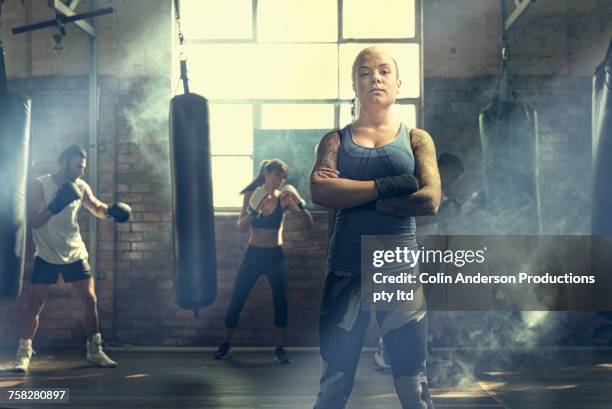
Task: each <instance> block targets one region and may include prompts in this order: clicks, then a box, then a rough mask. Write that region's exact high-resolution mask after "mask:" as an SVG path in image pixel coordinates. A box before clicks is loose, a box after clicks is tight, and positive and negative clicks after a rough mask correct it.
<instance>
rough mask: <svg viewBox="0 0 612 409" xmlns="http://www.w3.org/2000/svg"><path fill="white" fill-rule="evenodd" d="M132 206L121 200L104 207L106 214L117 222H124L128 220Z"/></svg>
mask: <svg viewBox="0 0 612 409" xmlns="http://www.w3.org/2000/svg"><path fill="white" fill-rule="evenodd" d="M131 214H132V208H131V207H130V206H128V205H127V204H125V203H123V202H117V203H113V204H112V205H110V206H109V207H108V209H106V215H107V216H108V218H109V219H113V220H114V221H115V222H117V223H125V222H127V221H128V220H130V215H131Z"/></svg>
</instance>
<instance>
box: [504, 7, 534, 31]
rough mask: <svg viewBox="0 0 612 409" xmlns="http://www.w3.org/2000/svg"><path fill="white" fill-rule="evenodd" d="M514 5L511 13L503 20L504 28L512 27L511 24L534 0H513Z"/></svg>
mask: <svg viewBox="0 0 612 409" xmlns="http://www.w3.org/2000/svg"><path fill="white" fill-rule="evenodd" d="M514 2H515V4H516V7H515V8H514V10H512V14H510V15H509V16H508V18H507V19H506V21H505V22H504V27H505V29H506V30H509V29H510V27H512V24H514V23H515V22H516V20H517V19H518V18H519V17H520V16H521V15H522V14H523V12H524V11H525V10H527V7H529V6H530V5H531V4H532V3H535V0H514Z"/></svg>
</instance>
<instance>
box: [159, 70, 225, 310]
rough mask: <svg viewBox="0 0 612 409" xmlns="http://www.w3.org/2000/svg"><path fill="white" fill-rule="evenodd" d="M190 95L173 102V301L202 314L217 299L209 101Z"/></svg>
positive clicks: (187, 91) (181, 96) (178, 97)
mask: <svg viewBox="0 0 612 409" xmlns="http://www.w3.org/2000/svg"><path fill="white" fill-rule="evenodd" d="M182 63H183V62H182ZM185 79H186V78H185ZM185 91H186V93H185V94H183V95H177V96H175V97H174V98H172V101H171V102H170V157H171V163H172V204H173V210H174V226H173V227H174V300H175V302H176V303H177V304H178V305H179V306H181V307H182V308H185V309H191V310H197V309H198V308H201V307H205V306H207V305H209V304H211V303H212V302H213V301H214V300H215V298H216V296H217V257H216V248H215V219H214V208H213V192H212V172H211V157H210V139H209V123H208V102H207V100H206V99H205V98H204V97H201V96H200V95H197V94H192V93H189V89H188V87H186V89H185Z"/></svg>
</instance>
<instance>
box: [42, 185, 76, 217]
mask: <svg viewBox="0 0 612 409" xmlns="http://www.w3.org/2000/svg"><path fill="white" fill-rule="evenodd" d="M81 196H82V193H81V189H79V187H78V186H77V185H76V183H73V182H66V183H64V184H63V185H61V186H60V187H59V189H57V193H56V194H55V198H54V199H53V200H52V201H51V202H50V203H49V205H48V206H47V208H48V209H49V210H51V213H53V214H58V213H59V212H61V211H62V210H63V209H64V207H66V206H68V205H69V204H70V203H72V202H74V201H75V200H79V199H81Z"/></svg>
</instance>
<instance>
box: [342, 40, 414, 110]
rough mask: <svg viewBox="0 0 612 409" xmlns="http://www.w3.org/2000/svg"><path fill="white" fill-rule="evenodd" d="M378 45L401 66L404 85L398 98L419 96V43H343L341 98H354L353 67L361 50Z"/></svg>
mask: <svg viewBox="0 0 612 409" xmlns="http://www.w3.org/2000/svg"><path fill="white" fill-rule="evenodd" d="M372 45H376V46H378V47H380V48H382V49H383V50H385V51H387V52H388V53H389V54H391V56H392V57H393V58H395V61H397V65H398V68H399V73H400V79H401V80H402V86H401V87H400V93H399V95H398V98H418V97H419V96H420V94H421V92H420V88H421V81H420V69H419V66H420V64H419V45H418V44H388V43H385V44H341V45H340V75H339V76H340V98H353V97H354V96H355V92H354V91H353V80H352V77H351V69H352V67H353V61H354V60H355V57H356V56H357V54H359V51H361V50H362V49H364V48H366V47H369V46H372Z"/></svg>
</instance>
